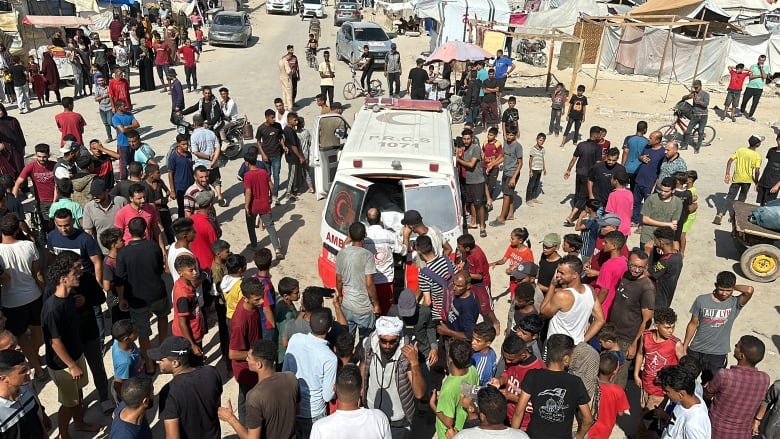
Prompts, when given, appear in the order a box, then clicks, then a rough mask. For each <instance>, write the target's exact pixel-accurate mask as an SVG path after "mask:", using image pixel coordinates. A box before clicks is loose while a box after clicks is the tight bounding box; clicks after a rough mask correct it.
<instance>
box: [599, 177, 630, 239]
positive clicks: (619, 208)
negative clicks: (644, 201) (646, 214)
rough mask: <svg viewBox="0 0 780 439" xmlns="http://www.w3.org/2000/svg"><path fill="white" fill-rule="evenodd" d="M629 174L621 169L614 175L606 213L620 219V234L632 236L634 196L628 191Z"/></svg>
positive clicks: (605, 209)
mask: <svg viewBox="0 0 780 439" xmlns="http://www.w3.org/2000/svg"><path fill="white" fill-rule="evenodd" d="M628 181H629V176H628V173H627V172H626V171H625V170H623V169H619V170H616V171H615V173H614V174H612V192H610V193H609V197H607V205H606V207H604V211H605V212H609V213H614V214H615V215H617V216H619V217H620V227H618V230H620V233H622V234H624V235H626V236H629V235H630V234H631V215H632V214H633V212H634V194H633V193H632V192H631V191H630V190H628V189H626V186H627V185H628Z"/></svg>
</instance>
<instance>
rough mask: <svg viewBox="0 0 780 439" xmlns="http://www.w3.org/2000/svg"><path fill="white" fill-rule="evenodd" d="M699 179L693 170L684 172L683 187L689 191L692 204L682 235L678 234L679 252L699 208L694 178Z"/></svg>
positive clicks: (682, 247) (684, 243)
mask: <svg viewBox="0 0 780 439" xmlns="http://www.w3.org/2000/svg"><path fill="white" fill-rule="evenodd" d="M698 179H699V173H698V172H696V171H695V170H690V171H687V172H686V173H685V182H686V183H685V188H686V189H688V192H690V193H691V196H692V198H693V199H692V201H693V204H691V206H690V208H689V209H688V212H689V213H688V219H687V220H685V223H683V227H682V235H681V236H680V252H681V253H684V252H685V245H686V243H687V235H688V232H690V231H691V229H693V222H694V221H696V215H697V212H698V210H699V194H698V191H697V190H696V186H695V184H696V180H698Z"/></svg>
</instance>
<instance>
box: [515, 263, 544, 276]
mask: <svg viewBox="0 0 780 439" xmlns="http://www.w3.org/2000/svg"><path fill="white" fill-rule="evenodd" d="M537 274H539V266H538V265H536V264H534V263H533V262H530V261H525V262H521V263H520V265H518V266H517V268H515V269H514V271H512V272H511V273H509V275H510V276H512V277H513V278H515V279H525V278H526V277H528V276H531V277H536V275H537Z"/></svg>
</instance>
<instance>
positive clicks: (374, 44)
mask: <svg viewBox="0 0 780 439" xmlns="http://www.w3.org/2000/svg"><path fill="white" fill-rule="evenodd" d="M390 43H391V41H390V37H388V36H387V34H386V33H385V31H384V30H383V29H382V28H381V27H380V26H379V25H378V24H376V23H370V22H347V23H344V24H342V25H341V29H339V31H338V33H337V34H336V56H337V57H338V58H339V59H345V60H347V61H349V62H350V63H354V62H355V61H357V60H358V59H360V56H361V55H362V54H363V46H368V51H369V53H370V54H371V57H372V58H374V68H377V67H381V66H384V64H385V55H387V52H389V51H390Z"/></svg>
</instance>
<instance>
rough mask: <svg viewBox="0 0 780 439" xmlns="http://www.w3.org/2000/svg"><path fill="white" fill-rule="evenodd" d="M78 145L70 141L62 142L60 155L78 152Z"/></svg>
mask: <svg viewBox="0 0 780 439" xmlns="http://www.w3.org/2000/svg"><path fill="white" fill-rule="evenodd" d="M79 146H81V145H79V144H78V143H77V142H74V141H72V140H66V141H65V142H63V144H62V146H60V154H63V155H64V154H67V153H69V152H73V151H78V149H79Z"/></svg>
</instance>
